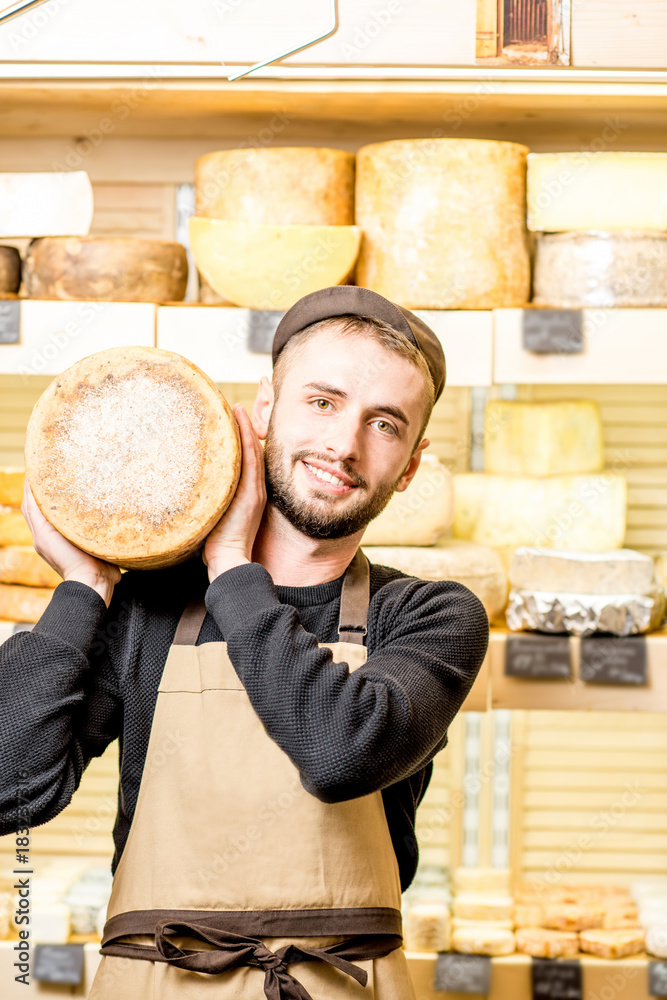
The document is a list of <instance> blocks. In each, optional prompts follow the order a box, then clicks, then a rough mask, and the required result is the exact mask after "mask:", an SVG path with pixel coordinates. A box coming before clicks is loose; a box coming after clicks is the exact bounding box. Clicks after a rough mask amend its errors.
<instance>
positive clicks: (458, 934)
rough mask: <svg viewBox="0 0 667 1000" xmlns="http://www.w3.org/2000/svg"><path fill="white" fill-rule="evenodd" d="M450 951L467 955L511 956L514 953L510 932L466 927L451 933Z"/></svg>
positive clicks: (512, 938)
mask: <svg viewBox="0 0 667 1000" xmlns="http://www.w3.org/2000/svg"><path fill="white" fill-rule="evenodd" d="M452 949H453V950H454V951H459V952H463V953H465V954H469V955H496V956H497V955H511V954H512V953H513V951H514V934H513V933H512V931H508V930H501V929H500V928H498V927H484V926H483V925H482V926H478V927H466V928H459V929H457V930H455V931H453V933H452Z"/></svg>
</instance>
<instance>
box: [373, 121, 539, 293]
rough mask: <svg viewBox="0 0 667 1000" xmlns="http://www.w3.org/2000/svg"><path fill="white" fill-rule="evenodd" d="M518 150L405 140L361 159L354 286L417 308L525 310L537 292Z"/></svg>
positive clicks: (507, 145)
mask: <svg viewBox="0 0 667 1000" xmlns="http://www.w3.org/2000/svg"><path fill="white" fill-rule="evenodd" d="M527 152H528V149H527V148H526V147H525V146H520V145H518V144H517V143H513V142H494V141H487V140H481V139H398V140H394V141H392V142H381V143H376V144H374V145H372V146H364V147H362V148H361V149H360V150H359V153H358V155H357V188H356V190H357V194H356V219H357V224H358V225H359V226H360V227H361V228H362V229H363V232H364V240H363V243H362V248H361V254H360V256H359V262H358V265H357V284H359V285H364V286H365V287H366V288H371V289H373V291H376V292H379V293H380V294H381V295H385V296H386V297H387V298H389V299H391V300H392V301H393V302H397V303H399V305H402V306H407V307H408V308H411V309H493V308H495V307H499V306H519V305H521V304H522V303H524V302H526V301H527V299H528V296H529V292H530V263H529V255H528V243H527V233H526V220H525V215H526V194H525V178H526V154H527Z"/></svg>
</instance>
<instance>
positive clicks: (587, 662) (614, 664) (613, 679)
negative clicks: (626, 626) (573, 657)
mask: <svg viewBox="0 0 667 1000" xmlns="http://www.w3.org/2000/svg"><path fill="white" fill-rule="evenodd" d="M579 677H580V679H581V680H582V681H585V682H586V684H626V685H629V686H631V687H632V686H638V685H642V684H648V667H647V663H646V639H645V638H644V636H643V635H635V636H612V637H607V636H586V637H584V638H583V639H582V640H581V662H580V664H579Z"/></svg>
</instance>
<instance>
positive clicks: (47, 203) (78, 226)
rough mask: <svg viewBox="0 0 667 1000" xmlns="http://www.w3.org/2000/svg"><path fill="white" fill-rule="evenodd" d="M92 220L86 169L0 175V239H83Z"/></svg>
mask: <svg viewBox="0 0 667 1000" xmlns="http://www.w3.org/2000/svg"><path fill="white" fill-rule="evenodd" d="M92 221H93V188H92V185H91V183H90V179H89V177H88V174H87V173H86V172H85V170H72V171H53V172H51V173H24V174H0V237H3V236H85V235H86V234H87V233H88V231H89V230H90V224H91V222H92Z"/></svg>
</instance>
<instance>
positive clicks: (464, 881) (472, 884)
mask: <svg viewBox="0 0 667 1000" xmlns="http://www.w3.org/2000/svg"><path fill="white" fill-rule="evenodd" d="M509 884H510V872H509V868H469V867H460V868H456V869H455V870H454V889H455V891H456V892H485V893H491V892H497V893H502V894H503V895H508V894H509Z"/></svg>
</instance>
